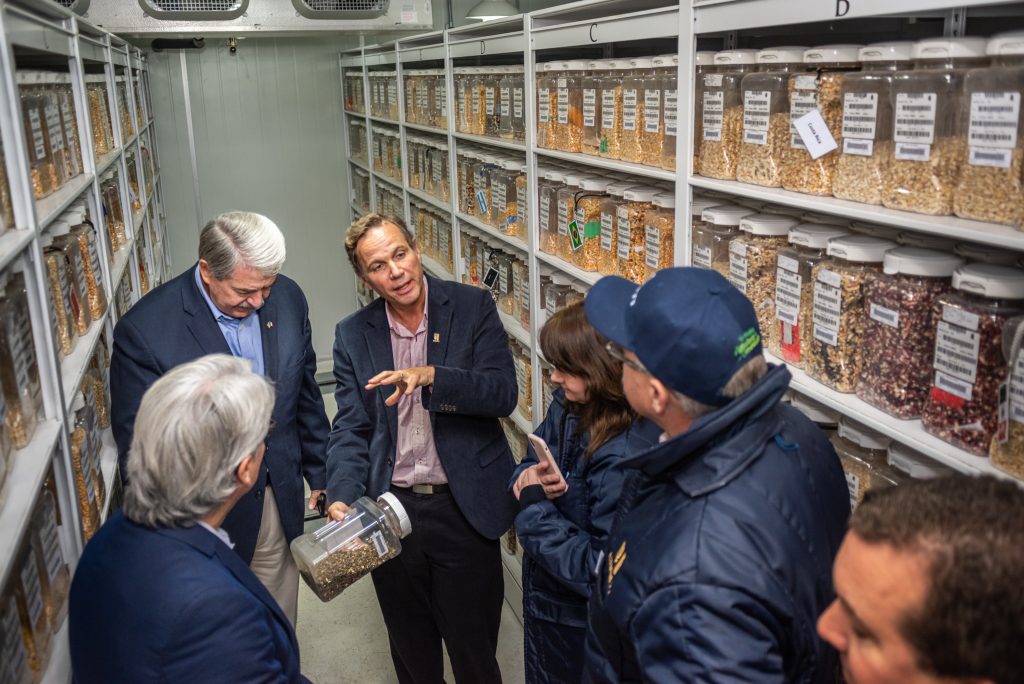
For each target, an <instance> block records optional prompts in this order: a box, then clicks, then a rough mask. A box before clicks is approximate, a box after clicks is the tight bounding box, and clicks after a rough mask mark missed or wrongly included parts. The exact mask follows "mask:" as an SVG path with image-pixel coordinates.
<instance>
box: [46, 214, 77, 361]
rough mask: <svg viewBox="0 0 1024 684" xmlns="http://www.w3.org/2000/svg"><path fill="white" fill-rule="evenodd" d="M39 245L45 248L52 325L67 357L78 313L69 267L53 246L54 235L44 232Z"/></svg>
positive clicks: (60, 348)
mask: <svg viewBox="0 0 1024 684" xmlns="http://www.w3.org/2000/svg"><path fill="white" fill-rule="evenodd" d="M39 245H40V247H41V248H42V250H43V265H44V268H45V271H46V284H47V288H46V289H47V295H49V298H50V326H51V327H52V328H53V331H54V335H55V338H56V340H57V351H58V352H59V353H60V356H61V357H62V358H63V357H66V356H67V355H68V354H70V353H71V350H72V349H74V346H75V339H76V332H75V326H74V323H73V322H72V321H73V319H74V317H75V316H76V315H77V311H76V310H75V308H77V306H78V305H79V302H77V301H75V302H74V307H75V308H73V307H72V302H71V290H70V288H69V287H68V279H67V268H66V267H65V265H64V253H63V252H62V251H61V250H59V249H56V248H54V247H53V236H52V235H50V234H49V233H46V234H44V235H43V236H42V237H41V238H40V240H39Z"/></svg>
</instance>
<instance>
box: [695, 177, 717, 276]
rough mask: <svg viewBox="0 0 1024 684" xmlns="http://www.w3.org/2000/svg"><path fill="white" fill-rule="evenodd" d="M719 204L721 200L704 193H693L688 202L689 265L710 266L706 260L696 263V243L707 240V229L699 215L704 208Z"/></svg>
mask: <svg viewBox="0 0 1024 684" xmlns="http://www.w3.org/2000/svg"><path fill="white" fill-rule="evenodd" d="M719 204H721V200H717V199H712V198H710V197H707V196H705V195H698V194H697V193H694V195H693V200H692V201H691V202H690V261H689V265H690V266H698V265H699V266H702V267H703V268H711V262H710V260H708V261H707V262H706V263H703V262H702V263H701V264H698V263H696V259H697V245H699V244H703V243H704V242H706V241H707V239H708V238H707V229H708V227H707V226H706V225H705V224H704V219H702V218H701V215H702V214H703V213H704V210H705V209H710V208H711V207H715V206H718V205H719Z"/></svg>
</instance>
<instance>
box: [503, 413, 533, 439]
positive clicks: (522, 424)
mask: <svg viewBox="0 0 1024 684" xmlns="http://www.w3.org/2000/svg"><path fill="white" fill-rule="evenodd" d="M508 419H509V420H511V421H512V422H513V423H515V425H516V427H517V428H519V429H520V430H522V432H523V434H524V435H528V434H530V433H531V432H533V423H531V422H530V421H528V420H527V419H526V416H524V415H523V414H522V413H520V412H519V408H518V407H516V410H514V411H513V412H512V415H510V416H509V417H508Z"/></svg>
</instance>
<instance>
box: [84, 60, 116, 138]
mask: <svg viewBox="0 0 1024 684" xmlns="http://www.w3.org/2000/svg"><path fill="white" fill-rule="evenodd" d="M85 85H86V91H87V93H88V96H89V123H90V128H91V129H92V148H93V151H94V152H95V153H96V156H97V157H99V156H102V155H104V154H107V153H108V152H110V151H112V150H113V149H114V148H115V147H117V145H116V143H115V142H114V129H113V126H112V124H111V117H110V100H109V96H108V94H107V79H106V77H105V76H101V75H87V76H86V77H85Z"/></svg>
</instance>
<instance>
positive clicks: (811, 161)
mask: <svg viewBox="0 0 1024 684" xmlns="http://www.w3.org/2000/svg"><path fill="white" fill-rule="evenodd" d="M860 47H861V46H859V45H822V46H821V47H815V48H810V49H809V50H804V55H803V62H804V65H805V66H806V67H808V68H812V69H814V72H813V73H809V74H803V73H795V74H791V75H790V77H789V84H788V86H787V87H788V89H789V93H788V94H789V123H790V140H789V145H788V146H787V147H786V148H785V150H784V151H783V154H782V167H781V171H780V176H781V180H782V187H783V188H785V189H786V190H792V191H794V192H803V193H806V194H808V195H831V194H832V180H833V176H834V174H835V166H836V160H837V159H838V158H839V148H841V147H842V144H843V141H842V128H843V100H842V95H841V88H842V84H843V78H844V77H845V75H846V74H847V73H848V72H851V71H854V70H856V69H858V68H859V67H860V62H858V61H857V59H858V57H857V55H858V53H859V51H860ZM815 109H817V110H818V112H819V113H820V114H821V118H822V119H823V120H824V121H825V126H826V127H827V128H828V131H829V133H831V135H832V137H833V139H835V141H836V144H837V145H839V148H837V149H833V150H831V151H829V152H826V153H825V154H822V155H820V156H818V157H816V158H815V157H813V156H812V155H811V152H810V151H809V150H808V148H807V145H806V144H805V143H804V139H803V136H802V135H800V132H799V129H798V128H797V121H798V120H800V118H801V117H803V116H805V115H806V114H809V113H810V112H812V111H814V110H815Z"/></svg>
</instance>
